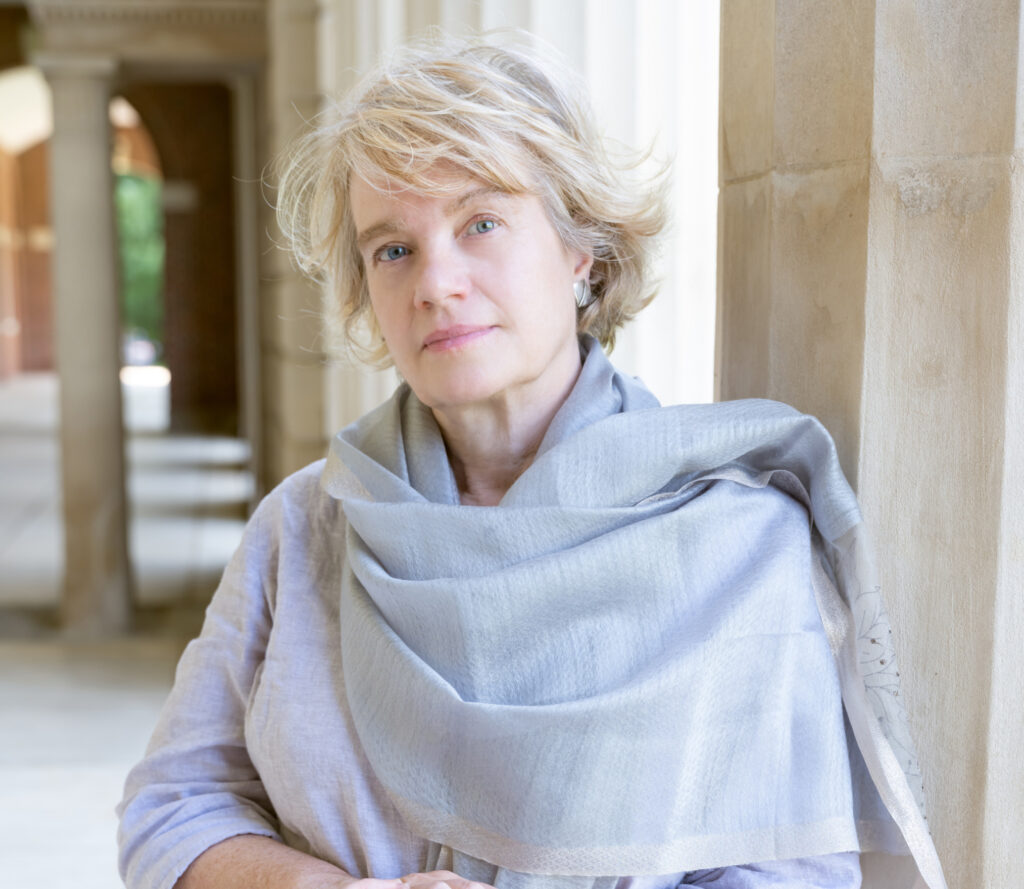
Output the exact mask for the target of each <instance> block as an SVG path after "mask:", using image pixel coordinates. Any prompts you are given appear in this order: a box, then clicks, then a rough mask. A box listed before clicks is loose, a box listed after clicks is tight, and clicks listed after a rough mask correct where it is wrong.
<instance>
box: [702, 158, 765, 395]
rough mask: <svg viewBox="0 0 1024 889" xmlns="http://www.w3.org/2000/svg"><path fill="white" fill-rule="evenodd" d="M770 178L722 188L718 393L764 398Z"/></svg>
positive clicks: (719, 248)
mask: <svg viewBox="0 0 1024 889" xmlns="http://www.w3.org/2000/svg"><path fill="white" fill-rule="evenodd" d="M771 217H772V185H771V177H770V176H767V175H766V176H759V177H757V178H755V179H749V180H747V181H746V182H735V183H731V184H726V185H724V186H723V187H722V190H721V192H720V195H719V211H718V332H717V340H718V348H717V349H716V353H717V354H716V359H715V360H716V365H717V368H718V372H717V376H718V393H717V396H718V398H720V399H723V400H724V399H731V398H747V397H763V396H764V394H765V392H764V385H765V381H766V380H768V378H769V373H770V368H771V351H770V350H771V330H770V324H771V316H772V289H771V288H772V269H771V254H772V245H771V237H772V229H771Z"/></svg>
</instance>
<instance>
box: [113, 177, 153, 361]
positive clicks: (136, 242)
mask: <svg viewBox="0 0 1024 889" xmlns="http://www.w3.org/2000/svg"><path fill="white" fill-rule="evenodd" d="M160 190H161V182H160V180H159V179H156V178H150V177H144V176H136V175H133V174H118V175H117V176H116V177H115V183H114V202H115V206H116V211H117V229H118V241H119V248H120V249H119V252H120V259H121V327H122V329H123V330H124V331H126V332H127V333H129V334H134V335H141V336H144V337H146V339H148V340H150V341H151V342H153V343H154V344H156V346H157V354H159V352H160V343H161V342H162V341H163V320H164V294H163V288H164V231H163V229H164V214H163V207H162V205H161V199H160Z"/></svg>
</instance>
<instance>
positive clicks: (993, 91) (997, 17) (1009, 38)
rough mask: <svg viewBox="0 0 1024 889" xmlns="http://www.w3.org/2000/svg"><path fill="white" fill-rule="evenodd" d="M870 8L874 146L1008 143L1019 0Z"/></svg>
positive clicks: (893, 150)
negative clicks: (873, 23)
mask: <svg viewBox="0 0 1024 889" xmlns="http://www.w3.org/2000/svg"><path fill="white" fill-rule="evenodd" d="M864 5H865V6H869V4H864ZM872 8H873V9H874V10H876V18H877V26H876V45H875V98H874V105H875V111H874V128H873V129H874V135H873V140H874V148H875V153H876V154H877V155H880V156H908V155H918V154H922V155H935V156H942V155H970V154H998V153H1007V152H1009V151H1010V150H1012V145H1013V138H1014V121H1015V119H1016V117H1017V113H1016V107H1015V106H1016V103H1017V96H1018V92H1019V86H1018V79H1019V73H1018V70H1019V69H1018V64H1019V63H1018V45H1019V42H1020V16H1021V11H1020V4H1019V3H1017V2H1015V0H989V2H986V3H973V2H971V0H926V2H921V0H897V2H889V3H879V4H877V5H876V6H874V7H872Z"/></svg>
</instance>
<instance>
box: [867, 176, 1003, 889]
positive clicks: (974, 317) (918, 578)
mask: <svg viewBox="0 0 1024 889" xmlns="http://www.w3.org/2000/svg"><path fill="white" fill-rule="evenodd" d="M1010 210H1011V188H1010V168H1009V163H1008V162H1007V160H1006V159H1005V158H966V159H940V160H934V161H930V162H928V161H925V160H923V159H920V158H918V159H916V160H912V161H911V160H898V161H882V162H881V163H880V164H879V165H878V166H877V167H876V168H874V169H873V171H872V186H871V206H870V218H871V225H870V227H869V235H868V250H869V255H870V256H871V257H872V260H871V262H870V263H869V268H868V287H867V294H868V302H867V307H866V314H865V328H866V350H865V356H864V364H865V374H864V402H865V403H864V409H863V411H862V415H863V438H862V457H861V467H860V471H861V492H862V502H863V506H864V510H865V514H866V515H867V517H868V519H869V522H870V524H871V525H872V526H873V527H875V528H877V529H879V530H880V531H881V532H882V533H884V535H885V539H886V546H885V547H884V548H881V550H880V559H879V568H880V574H881V576H882V577H883V578H885V580H886V584H887V587H888V603H889V607H890V610H891V612H892V616H893V624H894V626H895V628H896V630H897V640H898V642H899V644H900V645H901V646H905V647H903V648H901V649H900V650H898V654H899V655H900V657H901V663H902V665H903V667H904V670H905V675H906V677H907V679H906V682H905V690H906V695H907V702H908V709H909V715H910V719H911V724H912V726H913V727H914V729H915V731H914V734H915V737H917V738H918V743H919V745H920V752H921V754H922V766H923V774H924V783H925V790H926V793H929V794H930V797H931V800H932V802H931V806H930V810H931V825H932V829H933V832H934V835H935V839H936V843H937V845H938V848H939V849H940V851H943V852H944V854H943V860H944V863H945V866H946V869H947V877H948V879H949V883H950V885H954V886H955V885H961V884H963V883H965V882H967V881H968V880H969V875H970V874H971V873H976V872H977V867H978V863H979V862H980V861H982V860H983V844H984V832H983V831H982V825H983V824H984V822H985V819H984V818H983V817H982V816H983V808H984V797H985V787H986V779H987V775H988V774H989V771H988V770H989V762H988V759H987V746H988V732H989V730H988V726H989V720H990V717H991V704H990V700H991V699H990V687H991V685H992V683H993V681H994V676H993V660H992V636H993V622H994V621H997V620H998V615H999V605H998V602H997V600H996V593H997V590H998V584H997V566H998V564H999V559H1000V536H1001V522H1002V517H1001V508H1000V504H1001V502H1002V499H1003V497H1005V496H1006V494H1007V489H1005V487H1004V485H1005V484H1006V482H1005V480H1004V478H1003V474H1002V467H1003V459H1004V447H1005V445H1004V435H1005V432H1006V416H1007V415H1006V408H1007V403H1006V391H1007V390H1006V387H1007V377H1006V371H1007V366H1008V364H1007V337H1006V330H1007V318H1008V312H1009V308H1010V296H1011V284H1010V280H1011V275H1010V271H1011V263H1010V259H1009V257H1010V256H1011V255H1013V252H1014V251H1015V250H1018V251H1019V244H1017V245H1013V244H1011V241H1010V226H1009V220H1010ZM910 640H912V641H913V645H909V641H910ZM932 677H941V679H940V680H938V681H936V680H934V679H933V678H932ZM996 678H998V677H996ZM983 882H986V883H989V882H990V881H989V880H988V879H987V877H986V879H985V880H983ZM991 884H992V885H998V881H994V882H991Z"/></svg>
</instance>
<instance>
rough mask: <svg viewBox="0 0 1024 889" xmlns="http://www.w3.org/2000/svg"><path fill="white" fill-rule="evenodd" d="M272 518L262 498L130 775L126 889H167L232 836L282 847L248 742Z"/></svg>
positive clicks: (122, 861) (124, 804)
mask: <svg viewBox="0 0 1024 889" xmlns="http://www.w3.org/2000/svg"><path fill="white" fill-rule="evenodd" d="M268 501H269V502H268ZM274 511H275V508H274V505H273V502H272V501H271V498H268V500H265V501H264V503H263V504H261V506H260V508H259V509H258V510H257V511H256V513H255V514H254V516H253V518H252V520H251V521H250V523H249V525H248V526H247V528H246V531H245V534H244V535H243V540H242V543H241V545H240V546H239V548H238V550H237V551H236V552H235V554H234V556H233V557H232V559H231V561H230V563H229V564H228V567H227V569H226V570H225V572H224V575H223V578H222V579H221V582H220V585H219V586H218V588H217V591H216V593H215V594H214V596H213V599H212V601H211V603H210V606H209V607H208V609H207V611H206V617H205V620H204V623H203V629H202V632H201V634H200V635H199V637H198V638H196V639H195V640H193V641H192V642H191V643H189V645H188V647H187V648H186V649H185V653H184V654H183V655H182V658H181V661H180V662H179V664H178V668H177V672H176V675H175V681H174V687H173V689H172V691H171V693H170V696H169V698H168V700H167V702H166V704H165V705H164V708H163V710H162V712H161V715H160V719H159V721H158V723H157V726H156V729H155V731H154V733H153V736H152V739H151V740H150V742H149V746H148V747H147V750H146V754H145V756H144V758H143V759H142V761H141V762H139V764H138V765H136V766H135V767H134V768H133V769H132V771H131V772H130V773H129V775H128V778H127V781H126V784H125V792H124V798H123V799H122V801H121V803H120V805H119V806H118V808H117V812H118V815H119V817H120V819H121V822H120V828H119V831H118V846H119V858H118V865H119V868H120V871H121V876H122V878H123V879H124V881H125V885H126V886H127V887H128V889H171V887H172V886H173V885H174V884H175V882H176V881H177V880H178V878H179V877H180V876H181V874H182V873H183V872H184V871H185V869H186V868H187V867H188V866H189V864H191V863H192V861H193V860H194V859H195V858H197V857H198V856H199V855H200V854H201V853H202V852H204V851H205V850H206V849H208V848H209V847H210V846H213V845H215V844H216V843H218V842H220V841H222V840H225V839H227V838H229V837H232V836H237V835H240V834H259V835H262V836H268V837H273V838H276V839H280V837H279V835H278V832H277V825H276V820H275V816H274V812H273V808H272V806H271V804H270V801H269V799H268V797H267V793H266V791H265V789H264V787H263V784H262V782H261V780H260V776H259V774H258V773H257V771H256V768H255V767H254V766H253V763H252V761H251V759H250V757H249V754H248V751H247V749H246V741H245V715H246V707H247V703H248V701H249V697H250V694H251V693H252V690H253V688H254V685H255V683H256V681H257V679H258V676H259V673H260V670H261V669H262V664H263V658H264V652H265V650H266V645H267V639H268V636H269V633H270V628H271V622H272V605H273V585H274V579H275V571H274V564H275V563H276V560H277V546H278V545H277V540H276V534H275V533H273V528H274V527H275V526H276V524H277V523H276V522H274V521H273V520H272V519H273V513H274Z"/></svg>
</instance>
